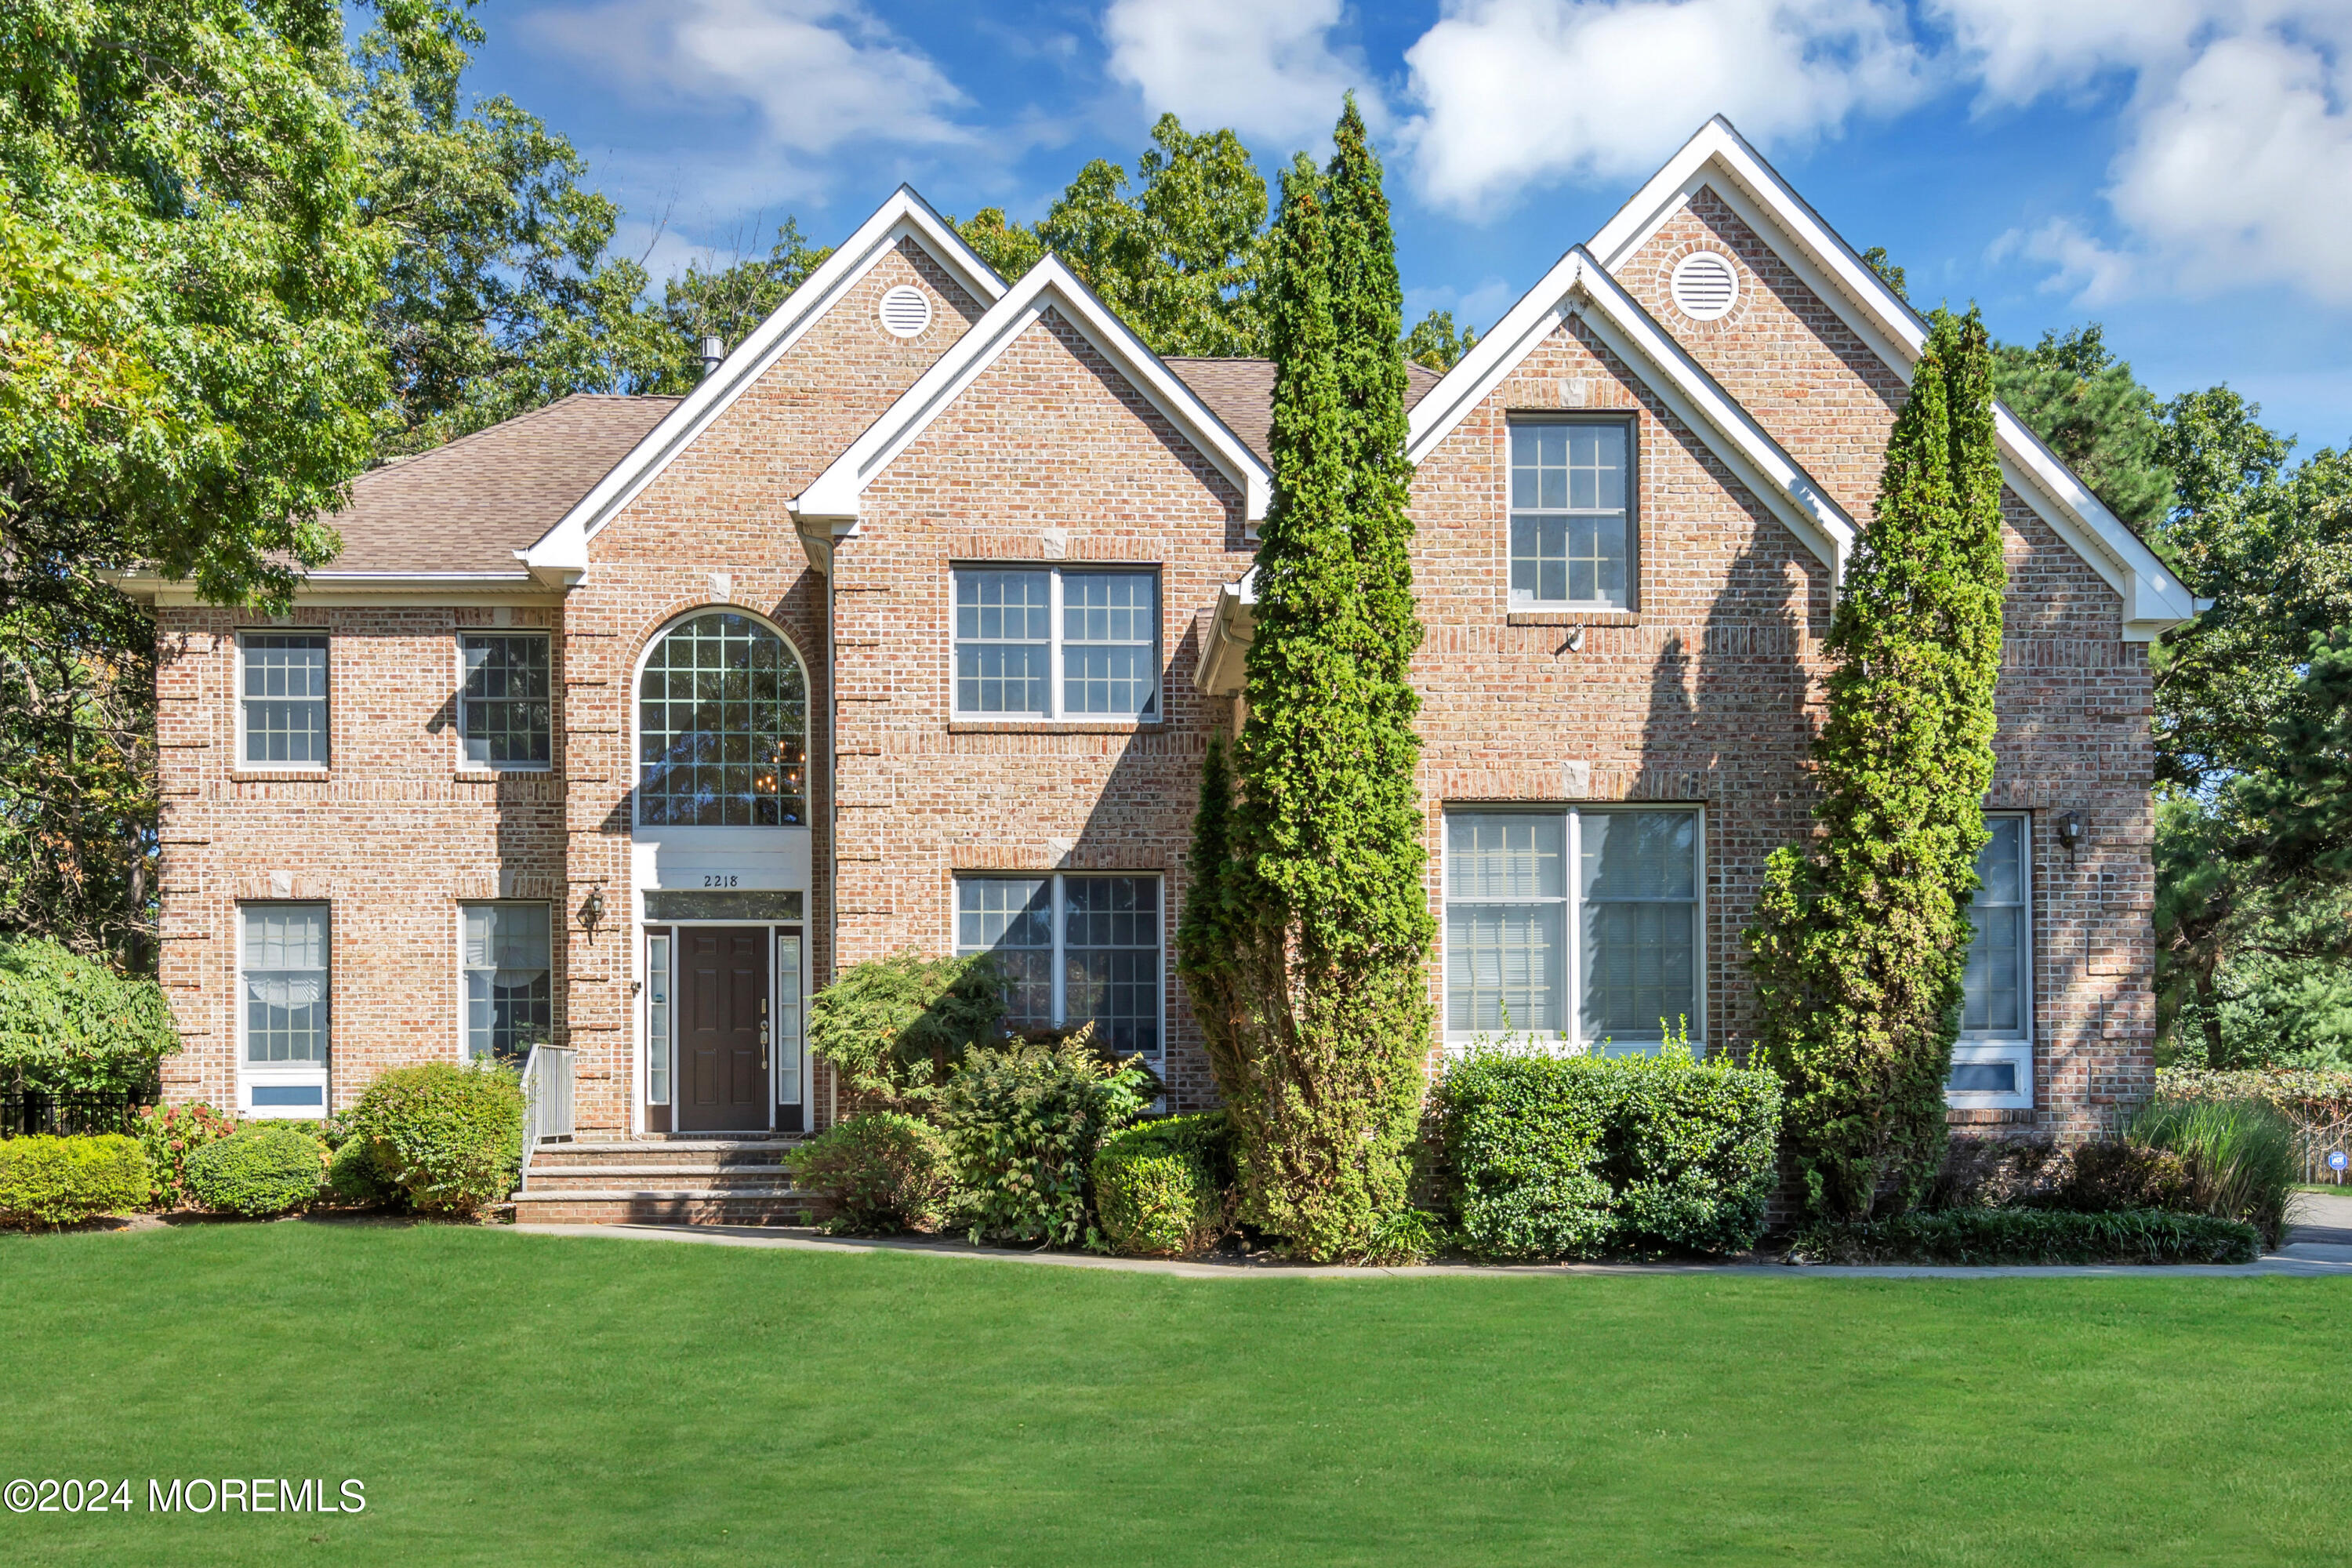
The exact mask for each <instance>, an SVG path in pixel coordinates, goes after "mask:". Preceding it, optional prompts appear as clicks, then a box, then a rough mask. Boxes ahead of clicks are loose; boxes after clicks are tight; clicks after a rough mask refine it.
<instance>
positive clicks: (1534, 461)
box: [1511, 419, 1633, 610]
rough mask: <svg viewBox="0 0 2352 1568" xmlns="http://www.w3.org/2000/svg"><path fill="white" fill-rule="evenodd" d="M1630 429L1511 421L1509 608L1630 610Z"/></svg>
mask: <svg viewBox="0 0 2352 1568" xmlns="http://www.w3.org/2000/svg"><path fill="white" fill-rule="evenodd" d="M1632 446H1633V426H1632V425H1631V424H1630V423H1629V422H1627V421H1625V420H1622V419H1611V420H1576V421H1569V420H1560V419H1545V420H1514V421H1512V424H1511V605H1512V606H1513V607H1514V608H1520V607H1534V608H1551V607H1561V608H1567V607H1591V608H1598V609H1612V610H1622V609H1628V608H1630V607H1632V605H1633V521H1632V505H1631V501H1630V500H1629V498H1630V497H1631V495H1632V494H1633V483H1632V479H1633V453H1632Z"/></svg>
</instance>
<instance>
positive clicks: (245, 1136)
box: [187, 1121, 327, 1219]
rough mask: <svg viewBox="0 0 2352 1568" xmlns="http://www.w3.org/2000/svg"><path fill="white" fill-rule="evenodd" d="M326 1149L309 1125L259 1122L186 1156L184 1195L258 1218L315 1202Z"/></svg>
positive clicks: (322, 1178)
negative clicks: (186, 1193) (186, 1191)
mask: <svg viewBox="0 0 2352 1568" xmlns="http://www.w3.org/2000/svg"><path fill="white" fill-rule="evenodd" d="M326 1175H327V1146H326V1145H325V1144H324V1143H321V1142H319V1135H318V1134H317V1132H315V1131H312V1130H311V1129H310V1127H309V1126H308V1125H307V1124H305V1123H302V1122H299V1121H257V1122H253V1123H251V1124H250V1125H248V1126H245V1127H240V1128H238V1129H237V1131H236V1132H235V1133H234V1134H232V1135H231V1136H229V1137H226V1138H224V1139H222V1140H221V1141H220V1142H217V1143H207V1144H205V1146H204V1147H203V1148H201V1149H199V1150H197V1151H196V1152H194V1153H193V1154H190V1155H189V1156H188V1162H187V1182H188V1195H189V1196H191V1197H193V1198H194V1199H195V1200H196V1201H197V1202H198V1203H200V1204H202V1205H205V1207H206V1208H208V1209H217V1210H219V1211H220V1212H222V1213H224V1214H241V1215H246V1216H247V1217H248V1218H253V1219H259V1218H262V1217H264V1216H266V1215H281V1214H293V1213H297V1212H299V1211H300V1210H302V1209H306V1208H308V1207H310V1205H312V1204H314V1203H316V1202H318V1201H319V1192H320V1187H321V1185H322V1184H324V1183H325V1181H326Z"/></svg>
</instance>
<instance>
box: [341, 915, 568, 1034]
mask: <svg viewBox="0 0 2352 1568" xmlns="http://www.w3.org/2000/svg"><path fill="white" fill-rule="evenodd" d="M484 905H495V906H497V907H499V908H502V909H534V908H536V909H542V910H546V911H547V995H548V1024H547V1034H548V1039H549V1040H550V1042H552V1041H553V1039H554V1037H555V991H556V985H555V944H556V943H557V942H560V941H561V940H562V937H563V921H562V916H561V915H560V914H558V912H557V910H556V908H555V905H554V903H553V902H552V901H551V900H547V899H460V900H457V946H456V948H455V949H454V950H453V951H455V952H456V953H457V1064H458V1065H459V1066H460V1067H465V1066H469V1065H470V1064H472V1063H474V1062H477V1061H489V1060H492V1059H493V1058H489V1057H487V1056H484V1057H477V1056H475V1055H474V1054H473V1042H472V1041H471V1040H469V1039H467V1031H468V1028H469V1022H468V1016H467V1006H468V1004H467V996H466V911H467V910H470V909H476V908H479V907H481V906H484ZM333 1016H334V1015H333V1014H332V1013H330V1014H329V1015H328V1017H329V1018H330V1019H332V1018H333ZM525 1054H526V1055H527V1054H528V1053H525Z"/></svg>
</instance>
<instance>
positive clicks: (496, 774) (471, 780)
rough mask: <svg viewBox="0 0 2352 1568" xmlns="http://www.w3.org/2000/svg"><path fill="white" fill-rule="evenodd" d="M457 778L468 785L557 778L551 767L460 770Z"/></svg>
mask: <svg viewBox="0 0 2352 1568" xmlns="http://www.w3.org/2000/svg"><path fill="white" fill-rule="evenodd" d="M455 776H456V777H457V778H459V779H462V780H464V781H465V782H467V783H468V784H494V783H496V782H497V781H498V780H499V779H544V778H553V777H554V776H555V770H554V769H553V768H549V767H535V768H459V769H457V773H456V775H455Z"/></svg>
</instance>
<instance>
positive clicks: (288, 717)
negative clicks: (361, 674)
mask: <svg viewBox="0 0 2352 1568" xmlns="http://www.w3.org/2000/svg"><path fill="white" fill-rule="evenodd" d="M238 642H239V647H238V657H239V663H240V664H241V666H242V669H241V672H240V675H239V693H240V695H239V713H240V718H239V725H240V727H241V728H242V729H243V730H244V731H245V744H244V745H243V747H242V748H241V749H240V751H239V753H238V754H239V756H240V757H241V759H242V760H243V761H244V762H246V763H259V764H261V765H263V766H266V767H294V768H323V767H325V766H326V765H327V634H326V633H324V632H247V633H245V634H244V636H243V637H240V638H239V639H238Z"/></svg>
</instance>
